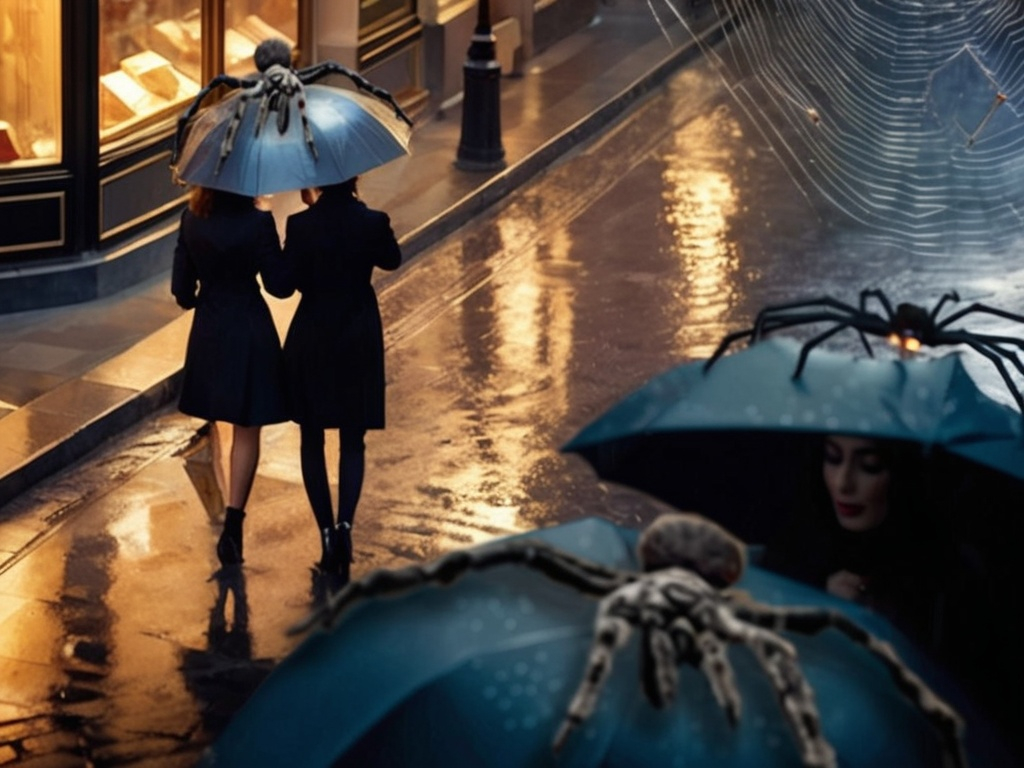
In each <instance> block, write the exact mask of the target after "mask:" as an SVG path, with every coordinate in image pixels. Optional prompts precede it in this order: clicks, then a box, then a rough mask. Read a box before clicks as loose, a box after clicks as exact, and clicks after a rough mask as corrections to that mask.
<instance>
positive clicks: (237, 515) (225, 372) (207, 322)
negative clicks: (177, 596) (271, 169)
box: [171, 187, 290, 565]
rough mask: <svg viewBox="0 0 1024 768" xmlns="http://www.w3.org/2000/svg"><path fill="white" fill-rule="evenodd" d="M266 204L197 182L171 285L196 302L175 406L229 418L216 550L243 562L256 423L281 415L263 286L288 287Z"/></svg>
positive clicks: (275, 349)
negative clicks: (228, 451) (227, 464)
mask: <svg viewBox="0 0 1024 768" xmlns="http://www.w3.org/2000/svg"><path fill="white" fill-rule="evenodd" d="M284 266H285V265H284V262H283V257H282V255H281V243H280V240H279V239H278V235H277V227H276V226H275V224H274V217H273V215H272V214H271V213H269V212H266V211H260V210H258V209H257V208H256V207H255V201H254V200H253V198H251V197H245V196H242V195H236V194H232V193H230V192H222V191H219V190H213V189H208V188H205V187H195V188H194V189H193V190H192V196H191V199H190V200H189V206H188V208H187V209H186V210H185V211H184V212H183V213H182V216H181V227H180V229H179V232H178V244H177V247H176V248H175V251H174V265H173V269H172V273H171V293H173V294H174V297H175V299H176V300H177V302H178V304H179V305H180V306H181V307H183V308H184V309H195V311H196V312H195V317H194V318H193V320H192V329H191V332H190V333H189V337H188V347H187V350H186V353H185V366H184V378H183V381H182V386H181V397H180V399H179V402H178V408H179V409H180V410H181V411H182V412H183V413H186V414H188V415H190V416H196V417H198V418H201V419H206V420H208V421H223V422H227V423H230V424H232V425H233V426H234V429H233V434H232V443H231V472H230V479H229V483H228V484H229V491H228V506H227V509H226V511H225V520H224V530H223V532H222V533H221V536H220V539H219V540H218V542H217V556H218V558H219V559H220V561H221V563H222V564H224V565H229V564H235V563H241V562H242V520H243V518H244V517H245V511H244V510H245V505H246V502H247V501H248V499H249V492H250V490H251V489H252V483H253V478H254V477H255V475H256V465H257V463H258V462H259V455H260V428H261V427H262V426H263V425H264V424H276V423H279V422H283V421H287V420H288V408H287V398H286V393H285V384H284V364H283V358H282V354H281V341H280V339H279V337H278V335H277V329H276V327H275V326H274V321H273V318H272V317H271V315H270V309H269V308H268V307H267V303H266V301H264V299H263V295H262V293H261V292H260V286H259V283H258V282H257V281H256V276H257V274H259V275H261V276H262V278H263V284H264V286H265V287H266V289H267V291H268V292H270V293H271V294H273V295H281V294H285V295H287V294H288V293H290V291H288V290H287V283H286V278H285V275H284Z"/></svg>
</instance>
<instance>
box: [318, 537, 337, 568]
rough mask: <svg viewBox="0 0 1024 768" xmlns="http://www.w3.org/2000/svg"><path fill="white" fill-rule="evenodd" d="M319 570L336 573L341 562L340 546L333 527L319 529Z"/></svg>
mask: <svg viewBox="0 0 1024 768" xmlns="http://www.w3.org/2000/svg"><path fill="white" fill-rule="evenodd" d="M320 548H321V553H320V570H321V571H323V572H324V573H336V572H337V570H338V565H339V564H340V562H341V544H340V541H339V536H338V529H337V528H335V527H334V526H330V527H327V528H321V529H320Z"/></svg>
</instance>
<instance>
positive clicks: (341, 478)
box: [338, 428, 366, 527]
mask: <svg viewBox="0 0 1024 768" xmlns="http://www.w3.org/2000/svg"><path fill="white" fill-rule="evenodd" d="M365 435H366V431H365V430H362V429H352V428H346V429H342V430H339V431H338V442H339V444H340V446H341V451H340V456H339V457H338V525H339V526H340V525H346V524H347V525H348V526H349V527H351V526H352V521H353V519H354V518H355V516H356V506H357V505H358V504H359V496H360V495H361V494H362V492H363V476H364V475H365V473H366V443H365V440H364V438H365Z"/></svg>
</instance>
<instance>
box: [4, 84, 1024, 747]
mask: <svg viewBox="0 0 1024 768" xmlns="http://www.w3.org/2000/svg"><path fill="white" fill-rule="evenodd" d="M858 243H859V241H858V239H857V237H856V232H855V231H854V230H852V229H851V228H850V227H849V226H847V224H846V222H844V221H843V220H842V219H841V218H840V216H839V215H838V214H836V213H834V212H832V211H830V210H829V209H828V208H827V207H826V206H825V205H824V204H816V203H814V202H812V201H811V200H810V199H809V198H808V197H806V196H805V195H804V194H802V193H801V191H800V190H798V189H797V188H796V187H795V186H794V184H793V182H792V179H791V178H790V177H789V176H788V175H787V174H786V172H785V171H784V170H783V169H782V168H781V166H780V164H779V162H778V159H777V157H776V156H775V155H774V154H773V153H772V151H771V150H770V149H769V148H768V147H767V146H766V145H765V144H764V142H763V140H762V138H761V134H760V133H759V132H758V131H757V130H756V129H755V128H754V127H753V126H752V125H751V124H750V122H749V120H748V119H747V118H746V117H745V116H744V115H743V113H742V112H740V111H738V110H737V109H736V108H735V107H734V106H733V104H732V103H731V102H730V100H729V97H728V94H727V92H726V90H725V89H724V88H723V87H722V85H721V83H720V82H719V81H718V79H717V77H716V75H715V73H714V72H713V71H712V70H711V68H710V67H707V66H706V65H704V64H699V65H694V66H691V67H689V68H688V69H687V70H686V71H683V72H681V73H679V74H678V75H676V76H675V77H674V78H673V79H672V80H671V81H670V82H669V84H668V86H667V88H666V89H665V90H664V91H663V92H662V91H658V92H655V93H653V94H652V95H651V96H650V97H649V98H647V99H646V100H644V101H643V102H641V103H640V104H639V106H638V107H637V109H636V110H635V111H634V112H633V113H632V114H631V115H629V116H628V117H627V118H626V119H624V120H622V121H621V122H620V123H618V124H616V125H615V126H613V127H612V128H611V129H610V130H609V131H608V132H607V133H606V134H604V135H603V136H602V137H601V138H600V140H598V141H596V142H594V143H592V144H590V145H588V146H586V147H583V148H581V149H580V150H579V151H577V152H576V153H574V154H573V155H571V156H569V157H567V158H565V159H563V160H561V161H559V162H558V163H557V164H555V165H554V166H553V167H551V168H550V169H549V170H548V171H547V173H546V174H544V175H543V176H542V177H541V178H539V179H538V180H537V181H536V182H534V183H531V184H529V185H528V186H526V187H524V188H523V189H521V190H519V191H518V192H516V193H514V194H512V195H511V196H510V197H509V198H507V199H506V200H505V201H503V202H502V203H501V204H500V205H499V206H498V208H497V209H496V210H494V211H492V212H489V213H487V214H486V215H483V216H481V217H479V218H478V219H477V220H476V221H475V222H474V223H473V224H471V225H470V226H467V227H466V228H464V229H463V230H460V231H458V232H456V233H455V234H453V235H452V236H451V237H449V238H448V239H447V240H445V241H443V242H442V243H441V244H439V245H438V246H436V247H435V248H434V249H432V251H431V252H429V253H427V254H425V255H423V256H422V257H421V258H419V259H418V260H417V261H415V262H414V263H412V264H410V265H409V266H408V267H407V268H405V269H403V270H402V271H401V272H400V273H399V274H398V275H397V276H395V277H394V278H389V279H387V280H386V281H384V282H382V283H381V288H380V294H381V307H382V311H383V314H384V322H385V327H386V329H387V331H386V335H387V339H386V341H387V349H388V382H389V389H388V398H389V399H388V427H387V429H386V430H384V431H380V432H372V433H370V434H369V435H368V437H367V473H366V485H365V487H364V491H363V497H362V500H361V502H360V506H359V509H358V511H357V515H356V520H355V527H354V531H353V535H354V541H355V563H354V573H355V575H360V574H363V573H365V572H367V571H369V570H371V569H374V568H378V567H397V566H402V565H405V564H408V563H410V562H421V561H424V560H427V559H431V558H434V557H436V556H438V555H440V554H442V553H444V552H447V551H450V550H452V549H455V548H459V547H464V546H467V545H470V544H473V543H476V542H480V541H484V540H487V539H490V538H493V537H496V536H500V535H504V534H508V533H514V532H520V531H525V530H529V529H531V528H534V527H537V526H547V525H551V524H554V523H560V522H567V521H570V520H575V519H579V518H582V517H587V516H599V517H602V518H605V519H608V520H611V521H614V522H617V523H623V524H627V525H641V524H643V523H645V522H647V521H649V520H650V519H651V518H653V516H654V515H655V514H657V512H658V511H659V509H660V508H659V507H658V506H657V504H656V503H655V502H653V501H651V500H649V499H647V498H645V497H643V496H641V495H639V494H636V493H632V492H630V491H628V490H626V489H623V488H616V487H611V486H607V485H604V484H602V483H599V482H598V481H597V480H596V479H595V477H594V475H593V473H592V471H591V470H590V469H589V467H588V466H587V465H585V464H584V462H583V460H582V459H580V458H579V457H577V456H569V455H563V454H561V453H560V452H559V447H560V446H561V445H563V444H564V443H565V442H566V441H567V440H568V439H569V438H570V437H571V436H573V435H574V434H575V433H576V432H577V431H578V430H579V429H580V428H581V427H582V426H583V425H585V424H586V423H588V422H589V421H590V420H592V419H593V418H595V417H596V416H598V415H599V414H600V413H601V412H603V411H604V410H605V409H607V408H608V407H609V406H610V405H611V404H612V403H613V402H615V401H616V400H618V399H619V398H620V397H621V396H622V395H623V394H625V393H626V392H628V391H630V390H632V389H634V388H635V387H637V386H639V385H640V384H641V383H643V382H644V381H645V380H646V379H648V378H649V377H650V376H652V375H654V374H655V373H658V372H661V371H663V370H666V369H667V368H669V367H671V366H673V365H675V364H676V363H679V362H681V361H683V360H686V359H692V358H696V357H703V356H706V355H708V354H710V352H711V351H712V350H713V349H714V347H715V346H716V345H717V343H718V341H719V340H720V339H721V337H722V336H723V335H724V334H725V333H727V332H729V331H733V330H737V329H739V328H741V327H746V326H747V325H749V324H750V323H751V321H752V320H753V317H754V315H755V314H756V312H757V311H758V310H759V309H760V308H761V307H762V306H764V305H766V304H770V303H778V302H780V301H787V300H790V299H792V298H793V297H794V296H800V297H803V296H809V295H810V296H817V295H832V296H836V297H839V298H843V299H844V300H847V301H855V300H856V296H857V293H858V292H859V291H860V289H862V288H865V287H881V288H884V289H885V290H886V291H887V292H888V293H889V294H890V295H891V296H893V297H894V298H898V299H899V300H912V301H915V302H917V303H923V304H926V305H930V304H931V303H932V302H933V301H934V300H936V299H937V298H938V296H939V295H941V294H942V293H944V292H945V291H947V290H949V289H951V288H956V289H957V290H959V291H960V292H961V296H962V297H963V298H964V300H965V301H967V300H984V301H987V302H989V303H992V304H996V305H1001V306H1017V305H1019V304H1020V299H1021V296H1022V293H1021V288H1020V284H1021V280H1020V277H1021V273H1020V272H1019V271H1017V272H1014V271H1011V270H1009V269H1008V268H1007V264H1006V262H1005V259H1006V257H1005V256H1002V255H1000V254H988V255H983V256H978V257H977V258H975V259H973V260H972V261H971V262H970V263H969V264H966V263H963V262H962V261H960V260H958V259H956V258H955V257H952V256H949V257H942V256H929V257H928V259H926V260H925V259H920V258H915V257H913V256H912V255H910V254H902V255H901V254H900V253H899V252H894V251H887V252H885V253H884V254H883V253H880V252H875V251H872V250H870V249H866V248H864V247H863V246H859V245H858ZM277 319H278V322H279V325H280V329H281V330H282V331H283V329H284V325H285V324H286V322H287V317H286V316H285V315H284V314H281V315H279V316H278V318H277ZM979 324H983V325H984V327H985V328H986V329H1000V328H1003V327H1005V324H1004V323H1003V322H1002V321H1000V320H999V319H998V318H981V319H979ZM835 341H836V345H837V346H839V347H840V348H842V347H843V345H849V346H850V347H851V348H854V345H856V344H859V342H858V341H857V339H856V336H855V335H851V337H850V338H845V337H842V336H839V337H836V340H835ZM972 372H975V371H973V370H972ZM976 374H977V378H978V380H979V381H980V382H981V383H982V385H983V386H984V387H985V388H986V389H988V390H990V391H991V393H992V395H993V396H994V397H997V398H999V399H1001V400H1003V401H1005V400H1006V395H1005V392H1004V390H1003V387H1002V384H1001V382H1000V381H998V379H997V376H996V374H995V373H994V372H993V371H991V370H989V369H988V368H987V367H984V366H980V365H979V366H977V367H976ZM202 427H203V425H202V424H200V423H198V422H196V421H195V420H191V419H187V418H185V417H182V416H180V415H178V414H176V413H175V412H174V411H173V409H167V410H165V411H163V412H161V413H159V414H157V415H156V416H155V417H154V418H152V419H149V420H147V421H146V422H144V423H143V424H142V425H140V426H139V428H138V429H137V430H134V431H132V432H130V433H128V434H126V435H125V436H124V438H122V440H121V441H120V442H118V443H117V444H115V445H112V446H111V447H109V449H107V450H108V458H109V457H111V456H114V457H116V456H130V455H132V451H133V450H138V451H140V452H141V453H146V454H147V455H148V456H149V457H150V459H149V460H147V461H143V462H139V463H136V464H134V465H132V467H131V468H130V471H126V472H125V473H124V474H123V475H118V474H117V473H116V471H115V470H114V469H112V466H115V465H103V464H102V462H101V463H100V464H99V465H97V464H96V463H95V462H94V463H93V465H92V469H91V470H90V469H88V468H86V469H76V470H73V471H72V472H71V473H70V474H65V475H63V476H61V477H58V478H55V479H54V481H52V482H47V483H44V484H42V485H41V486H40V488H38V489H36V490H35V491H34V492H33V494H32V495H31V498H26V499H24V500H21V501H20V502H19V504H22V505H23V507H27V506H33V505H34V508H35V509H43V508H45V507H46V505H49V508H48V509H44V511H43V512H41V513H39V515H40V516H41V517H42V518H43V519H46V520H47V527H46V530H47V531H49V532H48V533H46V534H45V535H42V534H41V535H40V536H39V537H38V538H36V539H34V540H33V544H32V545H31V547H29V548H27V549H26V550H25V552H24V553H23V554H22V555H20V556H19V557H18V558H16V559H15V560H13V561H12V562H11V563H10V564H9V565H8V566H6V567H5V569H4V570H3V573H2V575H3V592H2V593H0V616H5V617H10V616H12V615H15V614H18V613H19V612H23V613H24V620H23V621H22V622H21V625H22V626H25V627H30V628H31V629H30V631H27V632H26V633H24V634H21V635H18V636H10V635H0V691H2V692H3V695H2V696H0V700H2V701H3V702H4V703H3V704H2V705H0V764H2V763H4V762H12V761H16V760H18V759H19V756H20V755H22V754H24V753H26V752H28V751H33V752H35V753H39V752H40V751H43V752H45V753H47V754H49V755H51V756H52V758H53V760H52V762H50V763H47V765H51V764H52V765H82V764H103V765H129V764H143V763H146V762H147V761H156V760H157V759H158V758H159V762H160V764H161V765H179V764H180V765H190V764H192V763H194V761H195V759H196V756H197V755H198V753H199V751H200V750H201V749H202V748H203V746H204V745H205V744H207V743H209V741H210V740H211V739H212V738H214V737H215V736H216V734H217V733H218V732H219V730H220V729H221V728H222V727H223V725H224V723H225V722H226V720H227V719H228V718H230V716H231V714H232V712H233V711H234V710H235V709H236V708H237V707H238V705H239V704H240V703H241V702H242V701H244V699H245V698H246V697H247V695H248V694H249V693H250V692H251V691H252V690H253V689H254V688H255V686H257V685H258V684H259V682H260V681H261V680H262V679H263V677H264V676H265V675H266V674H267V673H268V671H269V670H270V669H271V668H272V667H273V665H274V664H275V663H276V662H277V661H279V660H280V659H281V658H282V657H283V656H284V655H285V654H287V653H288V651H289V650H291V648H292V647H294V643H295V642H296V640H295V639H294V638H290V637H288V636H287V635H286V629H287V628H288V627H289V626H291V625H292V624H294V623H295V622H296V621H297V620H298V619H300V618H301V617H302V616H304V615H305V614H306V612H307V611H308V610H309V608H310V606H311V605H312V604H313V601H314V600H316V599H318V597H322V592H321V591H320V585H317V583H316V581H315V579H313V578H312V575H311V566H312V564H313V562H314V560H315V559H316V558H317V557H318V556H319V544H318V540H317V531H316V527H315V524H314V521H313V517H312V514H311V512H310V511H309V508H308V505H307V502H306V499H305V496H304V493H303V490H302V484H301V476H300V472H299V465H298V456H299V452H298V431H297V427H295V425H292V424H282V425H276V426H273V427H269V428H267V429H265V430H264V442H263V456H262V460H261V464H260V470H259V474H258V477H257V479H256V483H255V487H254V490H253V497H252V499H251V501H250V504H249V507H248V510H249V514H248V517H247V519H246V530H245V536H246V543H245V552H246V562H245V565H244V567H243V568H242V569H241V571H240V572H235V573H218V572H217V560H216V556H215V554H214V549H213V547H214V542H215V539H216V535H217V532H218V531H219V525H220V520H219V519H217V518H216V516H214V517H213V519H211V514H209V513H208V507H207V504H206V502H205V501H204V499H207V500H208V498H209V497H208V496H204V495H202V494H201V493H200V490H201V489H200V490H197V486H196V485H195V484H194V483H193V480H194V479H195V478H196V476H197V475H196V472H195V466H194V465H193V466H190V465H189V464H188V462H187V458H188V457H189V456H194V455H195V454H194V453H190V452H187V451H186V454H187V455H183V454H182V450H183V449H184V448H185V447H186V446H187V445H188V444H189V441H190V440H191V439H192V437H193V436H194V435H195V433H196V431H197V430H199V429H201V428H202ZM331 437H332V436H330V435H329V439H330V438H331ZM333 438H334V442H333V443H331V442H329V451H330V452H333V455H330V454H329V458H328V467H334V468H335V470H336V467H337V461H336V457H337V436H336V435H334V436H333ZM225 447H226V446H225ZM221 460H222V459H221ZM97 466H99V469H97ZM190 470H191V471H190ZM332 479H334V478H333V476H332ZM200 485H201V483H200ZM76 494H77V495H76ZM69 498H80V499H85V500H86V501H85V502H84V503H82V504H78V505H75V506H73V508H72V507H68V504H69V501H68V499H69ZM215 509H216V505H212V506H210V507H209V510H210V511H213V510H215ZM61 510H67V511H66V512H61ZM16 512H17V509H12V513H16ZM47 515H49V516H50V517H49V518H47ZM63 520H73V521H74V525H73V526H71V525H61V522H62V521H63ZM41 528H42V526H41ZM41 711H43V712H46V713H47V714H46V715H45V716H39V715H38V714H36V713H39V712H41ZM28 713H31V716H29V714H28ZM40 744H43V745H44V748H43V749H42V750H40Z"/></svg>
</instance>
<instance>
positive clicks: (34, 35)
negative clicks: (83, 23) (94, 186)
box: [0, 0, 61, 168]
mask: <svg viewBox="0 0 1024 768" xmlns="http://www.w3.org/2000/svg"><path fill="white" fill-rule="evenodd" d="M60 23H61V15H60V0H0V168H9V167H18V166H22V165H32V164H40V163H57V162H60V160H61V146H60V120H61V99H60V96H61V75H60V72H61V47H60Z"/></svg>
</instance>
